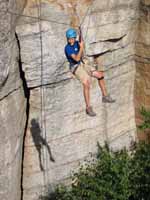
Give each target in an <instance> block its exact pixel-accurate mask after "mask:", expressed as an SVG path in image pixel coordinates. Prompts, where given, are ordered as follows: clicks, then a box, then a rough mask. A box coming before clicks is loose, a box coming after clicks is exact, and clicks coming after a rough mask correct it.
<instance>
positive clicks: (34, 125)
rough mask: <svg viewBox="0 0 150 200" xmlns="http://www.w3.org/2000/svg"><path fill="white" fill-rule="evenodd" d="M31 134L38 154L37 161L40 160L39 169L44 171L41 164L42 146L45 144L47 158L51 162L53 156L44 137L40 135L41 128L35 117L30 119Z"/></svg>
mask: <svg viewBox="0 0 150 200" xmlns="http://www.w3.org/2000/svg"><path fill="white" fill-rule="evenodd" d="M30 130H31V135H32V138H33V142H34V144H35V147H36V149H37V151H38V155H39V162H40V169H41V170H42V171H44V167H43V165H42V152H41V151H42V147H43V146H45V147H46V149H47V151H48V153H49V159H50V161H52V162H55V160H54V158H53V156H52V153H51V150H50V147H49V145H48V143H47V141H46V139H44V138H43V137H42V135H41V128H40V126H39V123H38V121H37V120H36V119H32V120H31V128H30Z"/></svg>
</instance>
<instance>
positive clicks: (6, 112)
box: [0, 0, 26, 200]
mask: <svg viewBox="0 0 150 200" xmlns="http://www.w3.org/2000/svg"><path fill="white" fill-rule="evenodd" d="M24 3H25V2H24V1H22V0H20V1H14V0H11V1H1V2H0V44H1V45H0V199H1V200H8V199H12V200H19V199H20V196H21V165H22V144H23V135H24V129H25V122H26V100H25V97H24V91H23V87H22V81H21V78H20V72H19V65H18V55H19V50H18V45H17V40H16V37H15V26H16V23H17V18H18V17H17V16H16V15H12V12H16V11H17V12H18V13H21V12H22V10H23V7H24Z"/></svg>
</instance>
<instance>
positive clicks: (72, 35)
mask: <svg viewBox="0 0 150 200" xmlns="http://www.w3.org/2000/svg"><path fill="white" fill-rule="evenodd" d="M66 37H67V38H68V39H69V38H76V37H77V33H76V30H75V29H73V28H70V29H68V30H67V31H66Z"/></svg>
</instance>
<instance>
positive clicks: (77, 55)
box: [71, 41, 84, 62]
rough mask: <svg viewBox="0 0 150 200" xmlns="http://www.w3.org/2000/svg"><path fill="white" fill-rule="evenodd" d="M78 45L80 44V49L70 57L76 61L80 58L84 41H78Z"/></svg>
mask: <svg viewBox="0 0 150 200" xmlns="http://www.w3.org/2000/svg"><path fill="white" fill-rule="evenodd" d="M79 46H80V50H79V52H78V54H71V57H72V58H73V59H74V60H75V61H77V62H78V61H80V60H81V57H82V54H83V49H84V42H83V41H81V42H79Z"/></svg>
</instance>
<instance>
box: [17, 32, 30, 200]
mask: <svg viewBox="0 0 150 200" xmlns="http://www.w3.org/2000/svg"><path fill="white" fill-rule="evenodd" d="M15 36H16V40H17V44H18V49H19V55H18V65H19V71H20V78H21V79H22V83H23V90H24V95H25V98H26V101H27V105H26V123H25V129H24V135H23V146H22V164H21V180H20V187H21V200H23V162H24V146H25V136H26V131H27V126H28V120H29V110H30V103H29V100H30V89H29V88H28V86H27V81H26V78H25V73H24V71H23V69H22V61H21V47H20V41H19V38H18V35H17V33H15Z"/></svg>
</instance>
